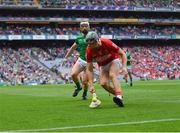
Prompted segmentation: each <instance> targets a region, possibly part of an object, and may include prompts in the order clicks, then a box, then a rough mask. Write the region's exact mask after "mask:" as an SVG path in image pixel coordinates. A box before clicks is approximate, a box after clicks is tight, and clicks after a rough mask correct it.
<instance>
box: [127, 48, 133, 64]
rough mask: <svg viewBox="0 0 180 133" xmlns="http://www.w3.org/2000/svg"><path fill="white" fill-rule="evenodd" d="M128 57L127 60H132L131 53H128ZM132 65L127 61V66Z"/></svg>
mask: <svg viewBox="0 0 180 133" xmlns="http://www.w3.org/2000/svg"><path fill="white" fill-rule="evenodd" d="M126 57H127V60H131V59H132V57H131V53H130V52H129V51H127V52H126ZM130 65H131V61H127V66H130Z"/></svg>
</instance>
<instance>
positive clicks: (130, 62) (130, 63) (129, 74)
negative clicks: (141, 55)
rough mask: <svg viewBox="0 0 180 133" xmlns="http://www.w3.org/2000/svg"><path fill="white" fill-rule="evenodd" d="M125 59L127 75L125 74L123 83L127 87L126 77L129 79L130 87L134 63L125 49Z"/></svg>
mask: <svg viewBox="0 0 180 133" xmlns="http://www.w3.org/2000/svg"><path fill="white" fill-rule="evenodd" d="M126 57H127V71H128V73H127V74H125V77H124V79H125V81H126V84H127V85H128V76H129V79H130V86H132V85H133V84H132V62H133V61H134V60H133V59H132V56H131V52H130V51H129V50H128V49H127V50H126Z"/></svg>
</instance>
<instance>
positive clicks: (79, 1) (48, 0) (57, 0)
mask: <svg viewBox="0 0 180 133" xmlns="http://www.w3.org/2000/svg"><path fill="white" fill-rule="evenodd" d="M178 2H179V0H41V5H42V7H54V8H58V7H61V8H63V7H66V6H67V5H84V6H134V7H179V3H178Z"/></svg>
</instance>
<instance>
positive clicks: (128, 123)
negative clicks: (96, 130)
mask: <svg viewBox="0 0 180 133" xmlns="http://www.w3.org/2000/svg"><path fill="white" fill-rule="evenodd" d="M179 120H180V118H174V119H173V118H172V119H160V120H146V121H134V122H120V123H109V124H95V125H80V126H67V127H55V128H44V129H29V130H15V131H7V132H38V131H53V130H64V129H77V128H91V127H105V126H119V125H133V124H145V123H156V122H168V121H179Z"/></svg>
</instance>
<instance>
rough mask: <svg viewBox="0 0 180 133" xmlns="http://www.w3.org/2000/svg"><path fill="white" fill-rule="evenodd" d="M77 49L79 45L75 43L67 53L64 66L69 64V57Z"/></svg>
mask: <svg viewBox="0 0 180 133" xmlns="http://www.w3.org/2000/svg"><path fill="white" fill-rule="evenodd" d="M76 48H77V44H76V43H75V42H74V43H73V45H72V46H71V48H70V49H69V50H68V52H67V53H66V55H65V57H64V60H63V64H65V63H66V62H67V59H68V57H69V56H70V55H71V54H72V53H73V51H74V50H75V49H76Z"/></svg>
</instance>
